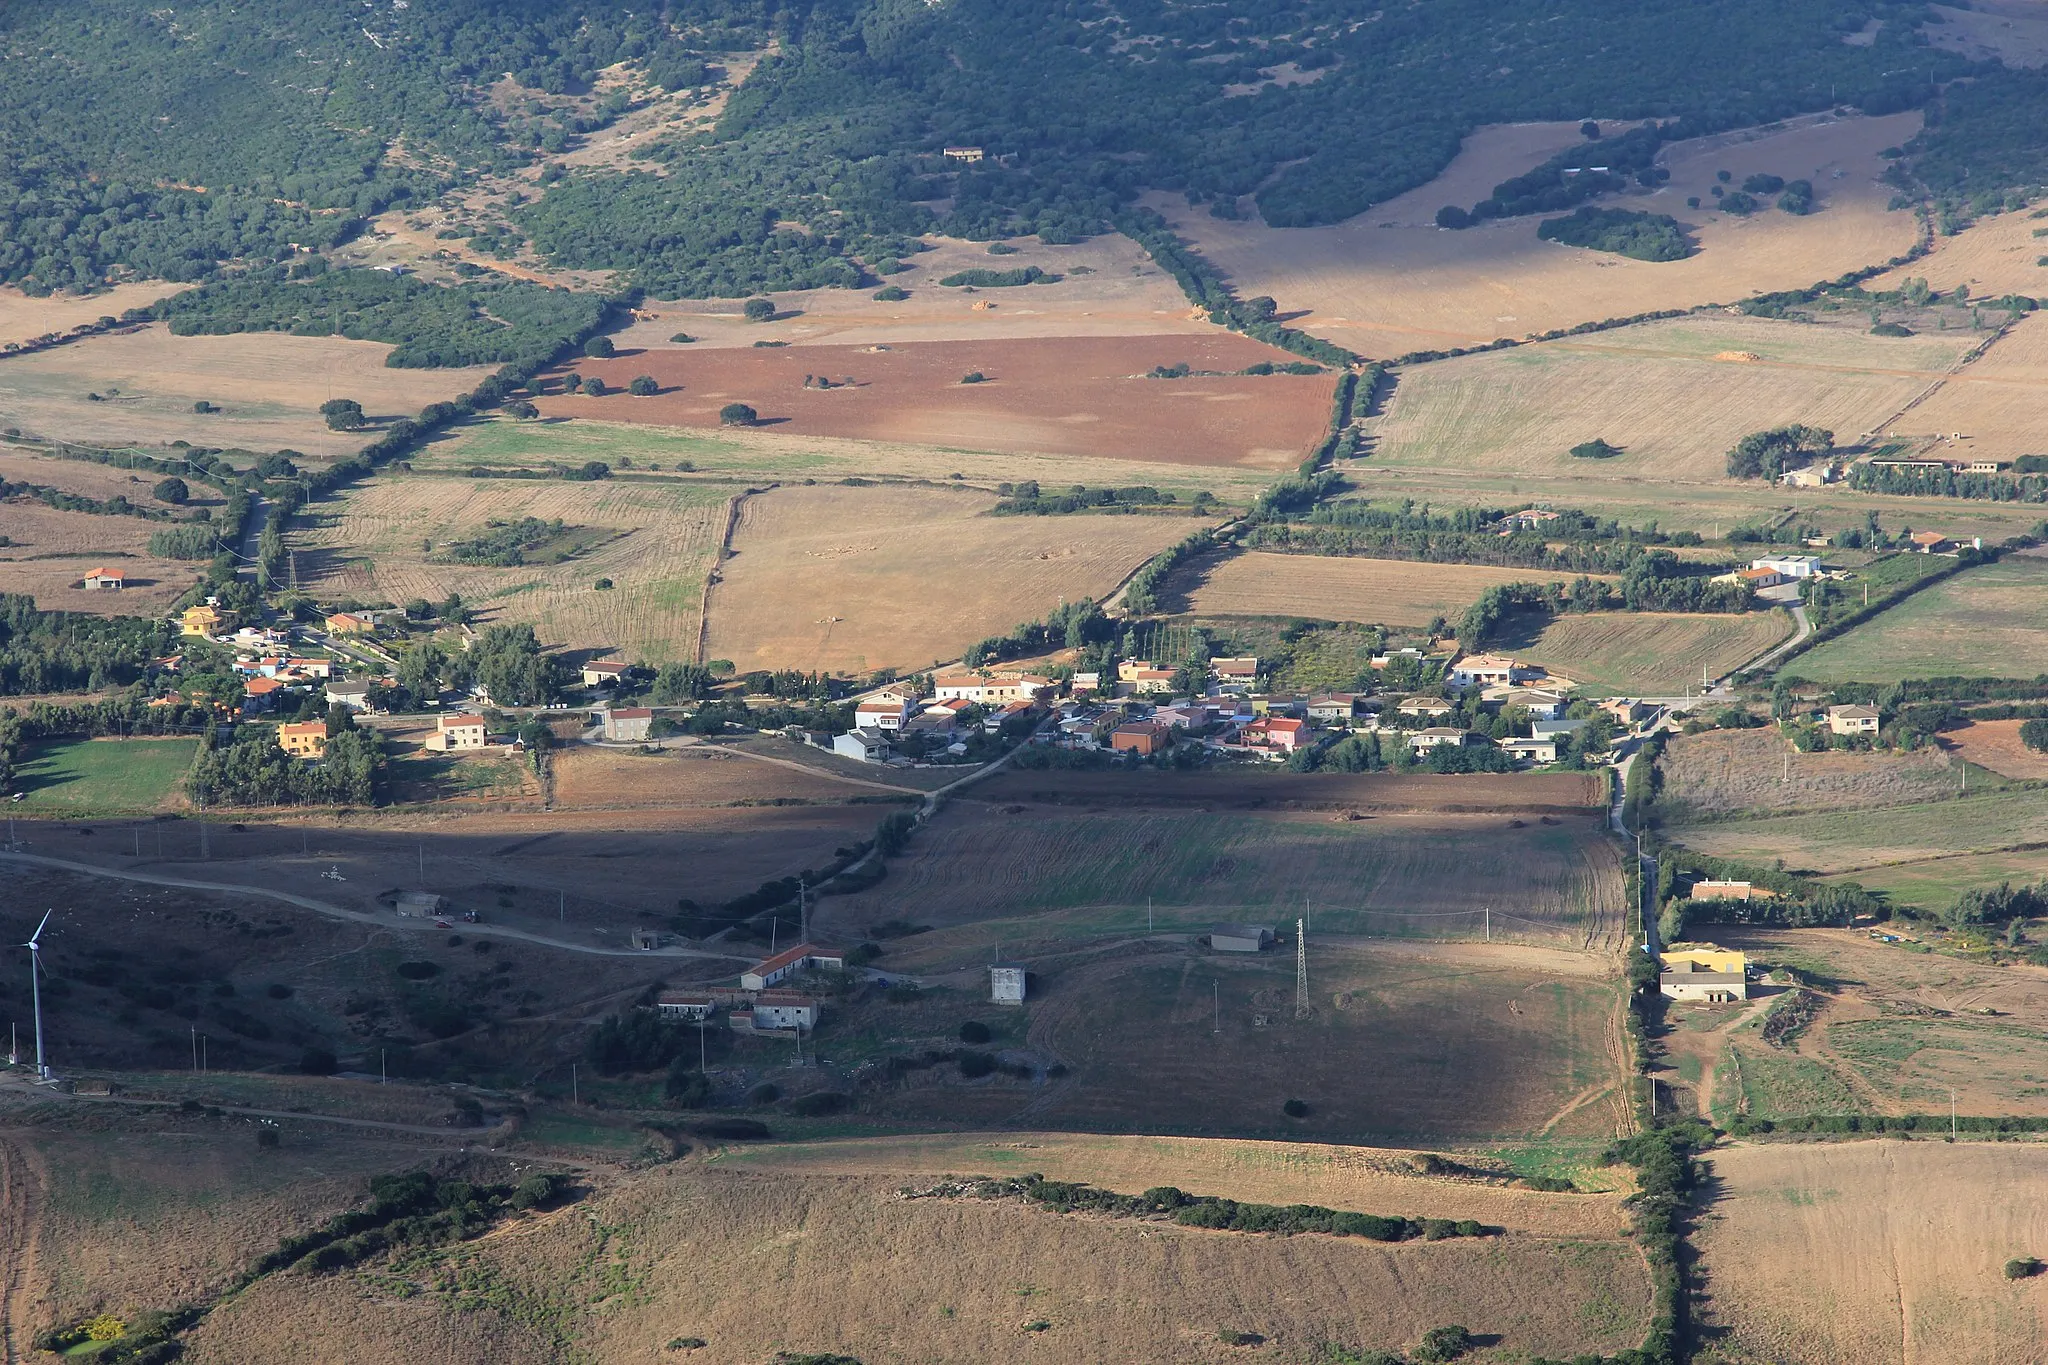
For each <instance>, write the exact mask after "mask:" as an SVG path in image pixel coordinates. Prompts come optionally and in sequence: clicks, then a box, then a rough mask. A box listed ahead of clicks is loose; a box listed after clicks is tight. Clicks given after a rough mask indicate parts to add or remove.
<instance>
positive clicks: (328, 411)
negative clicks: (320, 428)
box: [320, 398, 369, 431]
mask: <svg viewBox="0 0 2048 1365" xmlns="http://www.w3.org/2000/svg"><path fill="white" fill-rule="evenodd" d="M320 415H321V416H322V417H325V418H326V419H327V429H328V430H329V431H361V430H362V429H363V427H364V426H365V425H367V424H368V421H369V419H368V418H367V417H365V416H364V415H363V405H362V404H361V403H358V402H357V401H356V400H355V399H353V398H330V399H328V400H327V401H326V402H325V403H322V404H321V405H320Z"/></svg>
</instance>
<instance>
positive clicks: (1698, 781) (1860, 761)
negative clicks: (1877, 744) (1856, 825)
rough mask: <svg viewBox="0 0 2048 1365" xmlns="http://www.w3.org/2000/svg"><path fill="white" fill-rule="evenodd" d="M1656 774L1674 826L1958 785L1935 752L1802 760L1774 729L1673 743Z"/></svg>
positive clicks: (1951, 790)
mask: <svg viewBox="0 0 2048 1365" xmlns="http://www.w3.org/2000/svg"><path fill="white" fill-rule="evenodd" d="M1661 766H1662V771H1663V774H1664V786H1663V790H1662V791H1661V792H1660V793H1659V794H1658V798H1657V814H1658V816H1659V818H1660V819H1662V820H1664V821H1666V822H1668V823H1673V824H1683V823H1684V822H1685V821H1686V819H1687V818H1688V817H1702V816H1728V815H1736V814H1740V813H1742V812H1745V811H1758V810H1797V811H1801V812H1806V813H1811V812H1814V811H1821V810H1844V809H1855V808H1859V807H1865V806H1896V805H1903V804H1906V803H1909V802H1916V801H1934V800H1939V799H1942V798H1944V797H1948V796H1952V795H1954V794H1955V793H1956V791H1957V789H1958V787H1959V785H1960V780H1961V779H1960V776H1959V774H1958V773H1957V770H1956V762H1955V759H1954V758H1953V757H1951V756H1950V755H1948V754H1945V753H1942V752H1941V751H1940V750H1937V749H1923V750H1920V751H1919V752H1917V753H1910V754H1893V753H1876V752H1873V753H1818V754H1802V753H1799V752H1797V751H1795V750H1794V749H1793V748H1792V744H1791V741H1789V740H1787V739H1786V738H1785V737H1784V736H1783V735H1782V734H1780V733H1779V732H1778V730H1777V729H1776V728H1775V727H1768V728H1765V729H1760V730H1715V731H1711V732H1709V733H1707V734H1700V735H1678V736H1675V737H1673V738H1672V740H1671V741H1670V742H1669V743H1668V744H1667V745H1666V746H1665V749H1664V758H1663V760H1662V765H1661ZM1973 781H1974V779H1973ZM1991 783H1992V785H1996V784H1997V779H1996V778H1995V777H1994V778H1992V779H1991Z"/></svg>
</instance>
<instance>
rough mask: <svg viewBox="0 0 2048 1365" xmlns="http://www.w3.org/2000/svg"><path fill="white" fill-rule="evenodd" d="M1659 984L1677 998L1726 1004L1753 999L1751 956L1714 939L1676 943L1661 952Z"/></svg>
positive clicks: (1659, 955) (1658, 985)
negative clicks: (1750, 978) (1750, 970)
mask: <svg viewBox="0 0 2048 1365" xmlns="http://www.w3.org/2000/svg"><path fill="white" fill-rule="evenodd" d="M1658 961H1659V962H1660V963H1661V964H1662V966H1663V971H1662V972H1661V973H1659V975H1658V977H1657V987H1658V989H1659V990H1660V991H1662V992H1663V993H1664V994H1665V995H1666V996H1668V997H1670V998H1671V999H1673V1000H1692V1001H1699V1002H1703V1003H1707V1004H1725V1003H1728V1002H1730V1001H1735V1000H1747V999H1749V959H1748V958H1747V957H1746V956H1745V955H1744V954H1742V953H1738V952H1732V951H1730V950H1729V949H1726V948H1719V947H1716V946H1715V945H1713V944H1711V943H1675V944H1673V945H1672V946H1671V947H1670V948H1669V949H1667V950H1666V951H1664V952H1662V953H1659V954H1658Z"/></svg>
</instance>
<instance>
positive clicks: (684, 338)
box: [669, 332, 697, 346]
mask: <svg viewBox="0 0 2048 1365" xmlns="http://www.w3.org/2000/svg"><path fill="white" fill-rule="evenodd" d="M696 339H697V338H695V337H693V336H691V335H690V334H689V333H688V332H677V333H676V334H675V335H674V336H672V337H670V338H669V340H670V341H671V342H672V343H674V344H675V345H677V346H687V345H689V344H690V343H691V342H693V341H695V340H696Z"/></svg>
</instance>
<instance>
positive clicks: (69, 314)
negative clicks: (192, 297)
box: [0, 280, 194, 363]
mask: <svg viewBox="0 0 2048 1365" xmlns="http://www.w3.org/2000/svg"><path fill="white" fill-rule="evenodd" d="M191 288H194V286H192V285H189V284H167V283H165V282H164V281H162V280H147V281H144V282H142V283H140V284H117V285H115V286H114V287H113V288H112V289H109V290H107V291H106V292H105V293H101V294H86V295H78V294H53V295H51V296H50V297H49V298H46V299H32V298H30V297H29V296H28V295H26V294H24V293H22V292H21V291H20V290H19V289H12V288H5V287H0V345H4V344H5V343H7V342H10V341H27V340H28V339H29V338H30V337H39V336H42V335H43V334H44V333H45V332H68V331H70V330H71V329H72V328H73V327H76V326H77V325H78V324H79V323H81V322H98V321H99V320H100V319H101V318H103V317H119V316H121V314H123V313H125V312H127V311H128V310H129V309H130V308H147V307H149V305H150V304H152V303H155V302H156V301H157V300H158V299H166V298H169V297H170V296H171V295H173V294H182V293H183V292H184V291H186V290H187V289H191ZM9 363H11V362H9Z"/></svg>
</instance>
